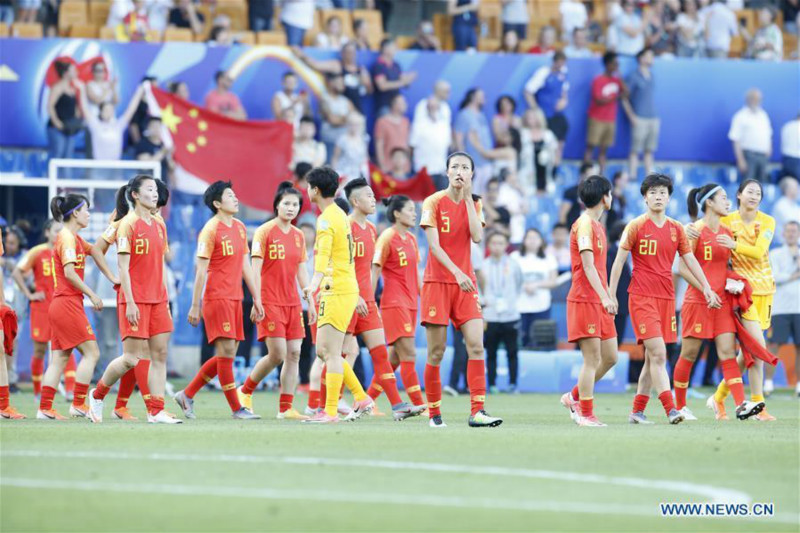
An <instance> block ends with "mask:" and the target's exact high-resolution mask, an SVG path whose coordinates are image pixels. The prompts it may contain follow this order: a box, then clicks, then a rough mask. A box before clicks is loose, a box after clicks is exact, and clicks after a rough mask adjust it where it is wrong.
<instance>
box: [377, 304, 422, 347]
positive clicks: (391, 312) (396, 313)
mask: <svg viewBox="0 0 800 533" xmlns="http://www.w3.org/2000/svg"><path fill="white" fill-rule="evenodd" d="M381 315H383V330H384V331H385V332H386V344H389V345H391V344H394V343H395V342H397V339H400V338H402V337H411V338H413V337H414V336H415V334H416V329H417V310H416V309H408V308H405V307H390V308H388V309H383V308H381Z"/></svg>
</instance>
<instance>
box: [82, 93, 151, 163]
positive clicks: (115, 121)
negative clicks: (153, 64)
mask: <svg viewBox="0 0 800 533" xmlns="http://www.w3.org/2000/svg"><path fill="white" fill-rule="evenodd" d="M90 83H91V82H90ZM78 88H79V94H80V98H81V106H82V107H83V108H84V109H89V102H88V95H89V94H90V91H89V88H88V84H87V85H86V86H85V87H84V86H82V85H78ZM143 95H144V86H143V85H140V86H139V87H138V88H137V89H136V92H135V93H134V95H133V98H132V99H131V101H130V103H129V104H128V107H127V108H126V109H125V112H124V113H123V114H122V116H120V117H119V118H117V117H116V116H115V115H114V113H115V105H114V103H112V102H103V103H101V104H100V107H99V110H98V111H96V112H94V111H88V112H87V113H86V115H85V117H86V125H87V126H88V128H89V132H90V134H91V143H92V151H91V153H92V158H93V159H102V160H106V161H118V160H120V159H122V140H123V136H124V134H125V130H126V129H127V127H128V123H129V122H130V121H131V119H132V118H133V114H134V113H135V112H136V108H137V107H138V106H139V102H140V101H141V100H142V96H143Z"/></svg>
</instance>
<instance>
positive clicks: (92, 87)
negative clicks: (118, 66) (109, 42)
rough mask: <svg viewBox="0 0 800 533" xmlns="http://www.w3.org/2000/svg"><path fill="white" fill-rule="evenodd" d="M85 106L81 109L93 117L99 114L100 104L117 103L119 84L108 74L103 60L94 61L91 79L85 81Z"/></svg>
mask: <svg viewBox="0 0 800 533" xmlns="http://www.w3.org/2000/svg"><path fill="white" fill-rule="evenodd" d="M86 97H87V98H86V106H84V107H83V110H84V111H85V112H86V114H87V115H93V116H94V117H95V118H97V116H98V115H99V114H100V106H101V105H102V104H105V103H110V104H113V105H114V106H116V105H117V104H118V103H119V84H118V83H117V82H116V80H113V79H111V78H110V77H109V75H108V70H107V69H106V64H105V62H104V61H100V60H98V61H95V63H94V64H93V65H92V79H91V80H89V82H88V83H86Z"/></svg>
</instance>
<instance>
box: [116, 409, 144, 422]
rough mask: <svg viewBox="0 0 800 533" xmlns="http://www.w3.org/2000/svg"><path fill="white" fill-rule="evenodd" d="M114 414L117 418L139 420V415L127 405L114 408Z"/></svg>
mask: <svg viewBox="0 0 800 533" xmlns="http://www.w3.org/2000/svg"><path fill="white" fill-rule="evenodd" d="M113 416H114V418H116V419H117V420H128V421H132V420H139V419H138V418H137V417H135V416H133V415H132V414H131V411H130V409H128V408H127V407H120V408H119V409H114V413H113Z"/></svg>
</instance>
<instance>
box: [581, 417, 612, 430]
mask: <svg viewBox="0 0 800 533" xmlns="http://www.w3.org/2000/svg"><path fill="white" fill-rule="evenodd" d="M575 423H576V424H578V425H579V426H582V427H594V428H604V427H606V424H603V423H602V422H600V421H599V420H598V419H597V417H596V416H594V415H592V416H580V415H578V416H576V417H575Z"/></svg>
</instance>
